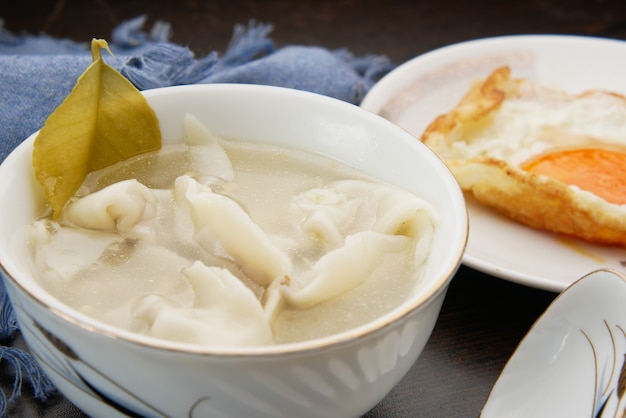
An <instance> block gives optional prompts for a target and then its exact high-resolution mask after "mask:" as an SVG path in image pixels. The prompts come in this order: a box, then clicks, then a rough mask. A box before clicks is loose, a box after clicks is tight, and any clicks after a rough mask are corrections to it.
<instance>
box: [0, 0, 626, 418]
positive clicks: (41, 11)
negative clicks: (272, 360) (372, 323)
mask: <svg viewBox="0 0 626 418" xmlns="http://www.w3.org/2000/svg"><path fill="white" fill-rule="evenodd" d="M141 14H146V15H147V17H148V21H147V27H149V26H150V25H151V24H152V23H154V22H155V21H157V20H161V21H167V22H169V23H171V25H172V30H173V33H172V41H173V42H176V43H179V44H182V45H187V46H189V47H190V48H191V49H192V50H193V51H194V52H195V53H196V55H197V56H202V55H204V54H206V53H208V52H211V51H214V50H215V51H218V52H220V51H223V50H224V49H225V48H226V46H227V44H228V41H229V39H230V37H231V35H232V30H233V27H234V25H235V24H246V23H247V22H248V21H250V20H251V19H254V20H256V21H257V22H262V23H270V24H272V25H273V26H274V31H273V32H272V34H271V36H272V39H273V40H274V41H275V43H276V44H277V46H282V45H290V44H301V45H316V46H322V47H326V48H329V49H336V48H347V49H348V50H350V51H352V52H353V53H354V54H355V55H363V54H370V53H373V54H382V55H386V56H388V57H389V58H390V59H391V60H392V61H393V62H394V63H396V64H400V63H402V62H404V61H406V60H408V59H410V58H413V57H415V56H417V55H419V54H422V53H424V52H427V51H429V50H432V49H434V48H438V47H442V46H445V45H449V44H452V43H456V42H461V41H465V40H469V39H476V38H483V37H489V36H499V35H509V34H532V33H535V34H537V33H541V34H546V33H556V34H579V35H592V36H603V37H609V38H617V39H626V2H624V1H623V0H571V1H570V0H527V1H515V2H504V1H500V0H488V1H481V0H477V1H475V2H471V3H470V2H465V1H461V0H442V1H437V2H432V1H428V2H427V1H423V2H420V1H409V0H405V1H397V2H383V1H379V0H378V1H377V0H361V1H356V0H332V1H327V0H304V1H298V2H292V1H289V0H282V1H281V0H265V1H253V0H248V1H246V0H227V1H226V0H222V1H219V0H218V1H210V2H209V1H206V2H205V1H200V0H182V1H176V2H165V1H163V2H158V1H150V0H130V1H115V0H84V1H64V0H20V1H19V2H15V1H13V2H9V1H5V0H2V1H0V18H3V19H4V21H5V27H6V28H7V29H9V30H11V31H13V32H22V31H25V32H28V33H31V34H38V33H41V32H44V33H46V34H49V35H52V36H55V37H67V38H71V39H74V40H79V41H88V40H89V39H91V38H92V37H103V38H108V37H109V36H110V33H111V30H112V28H114V27H115V26H116V25H117V24H119V23H120V22H122V21H124V20H128V19H131V18H133V17H136V16H138V15H141ZM502 239H503V240H506V239H509V238H507V237H502ZM511 239H512V238H511ZM583 273H585V272H581V275H582V274H583ZM555 297H556V294H554V293H550V292H546V291H542V290H537V289H533V288H528V287H524V286H521V285H518V284H514V283H510V282H507V281H504V280H502V279H498V278H495V277H491V276H489V275H486V274H483V273H481V272H478V271H475V270H472V269H470V268H467V267H463V266H462V267H461V268H460V270H459V271H458V273H457V274H456V276H455V278H454V279H453V281H452V283H451V286H450V289H449V291H448V294H447V297H446V300H445V303H444V305H443V308H442V311H441V315H440V317H439V319H438V322H437V324H436V326H435V329H434V331H433V334H432V336H431V338H430V340H429V342H428V344H427V345H426V348H425V350H424V352H423V354H422V355H421V356H420V358H419V359H418V360H417V362H416V363H415V365H414V366H413V368H412V369H411V370H410V372H409V373H408V374H407V375H406V377H405V378H404V379H403V380H402V381H401V382H400V383H399V384H398V385H397V386H396V387H395V388H394V389H393V391H392V392H391V393H390V394H389V395H388V396H387V397H386V398H385V399H384V400H383V401H382V402H381V403H380V404H379V405H377V406H376V407H375V408H374V409H373V410H371V411H370V412H369V413H368V414H366V415H365V416H366V417H368V418H375V417H408V416H411V417H413V416H420V417H421V416H423V417H470V416H478V415H479V414H480V411H481V408H482V406H483V405H484V403H485V401H486V399H487V397H488V395H489V392H490V390H491V388H492V386H493V384H494V383H495V381H496V379H497V378H498V376H499V374H500V372H501V371H502V368H503V367H504V366H505V364H506V361H507V360H508V358H509V357H510V356H511V354H512V353H513V351H514V350H515V348H516V346H517V344H518V343H519V342H520V340H521V339H522V338H523V336H524V335H525V334H526V332H527V331H528V329H529V328H530V327H531V326H532V324H533V323H534V322H535V320H536V319H537V318H538V317H539V315H540V314H541V313H542V312H543V311H544V310H545V309H546V308H547V307H548V305H549V304H550V303H551V302H552V300H553V299H554V298H555ZM13 343H14V344H17V345H19V344H21V341H20V340H19V339H18V340H16V341H14V342H13ZM0 385H1V386H0V387H1V388H2V389H3V390H4V391H5V393H8V392H9V391H10V385H9V380H8V379H7V378H6V376H4V377H3V376H2V375H1V374H0ZM26 386H27V385H25V387H24V390H23V392H24V394H23V396H22V397H21V398H20V399H19V400H18V401H16V402H14V403H13V404H11V405H10V409H9V416H15V417H18V416H50V417H52V416H69V417H81V416H83V415H82V414H81V412H80V411H78V410H77V409H75V408H74V407H72V405H71V404H69V402H67V401H66V400H65V399H63V398H62V397H61V396H54V397H52V398H51V399H49V400H48V401H46V403H43V404H42V403H40V402H37V401H33V399H32V395H31V394H29V392H28V388H27V387H26Z"/></svg>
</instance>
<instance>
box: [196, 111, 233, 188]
mask: <svg viewBox="0 0 626 418" xmlns="http://www.w3.org/2000/svg"><path fill="white" fill-rule="evenodd" d="M184 128H185V129H184V131H185V143H186V144H187V145H189V146H192V147H194V149H193V151H192V152H191V153H190V156H191V158H192V161H191V170H192V171H194V173H193V177H194V178H195V179H196V180H198V181H199V182H200V183H213V182H215V181H216V180H217V181H232V180H233V179H234V177H235V173H234V171H233V166H232V163H231V161H230V159H229V158H228V155H227V154H226V151H225V150H224V148H223V147H222V145H221V144H220V139H219V138H218V137H216V136H215V135H213V134H212V133H211V131H209V129H208V128H207V127H206V125H204V124H203V123H202V122H200V120H198V118H196V117H195V116H192V115H190V114H187V115H185V121H184Z"/></svg>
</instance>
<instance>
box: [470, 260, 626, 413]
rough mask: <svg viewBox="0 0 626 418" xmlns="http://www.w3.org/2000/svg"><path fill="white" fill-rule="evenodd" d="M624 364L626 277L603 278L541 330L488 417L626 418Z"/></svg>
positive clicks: (575, 287) (582, 284)
mask: <svg viewBox="0 0 626 418" xmlns="http://www.w3.org/2000/svg"><path fill="white" fill-rule="evenodd" d="M625 360H626V276H624V275H622V274H620V273H618V272H616V271H614V270H597V271H594V272H593V273H590V274H588V275H586V276H584V277H582V278H581V279H579V280H578V281H576V282H575V283H573V284H572V285H571V286H569V287H568V288H567V289H566V290H565V291H563V292H562V293H561V294H560V295H559V296H558V297H557V298H556V299H555V300H554V302H552V304H551V305H550V307H549V308H548V309H547V310H546V312H545V313H544V314H543V315H542V316H541V317H540V318H539V319H538V320H537V322H535V324H534V325H533V326H532V328H531V329H530V331H529V332H528V334H527V335H526V336H525V337H524V339H523V340H522V342H521V343H520V345H519V347H518V348H517V350H516V351H515V353H513V356H512V357H511V358H510V359H509V361H508V363H507V364H506V366H505V368H504V370H503V371H502V374H501V375H500V377H499V378H498V380H497V382H496V383H495V385H494V387H493V389H492V391H491V393H490V395H489V398H488V399H487V402H486V404H485V406H484V408H483V410H482V414H481V417H482V418H492V417H497V418H505V417H524V418H527V417H534V418H539V417H569V418H572V417H587V418H607V417H612V418H613V417H620V418H621V417H624V416H625V413H626V395H625V393H624V392H625V391H626V364H625Z"/></svg>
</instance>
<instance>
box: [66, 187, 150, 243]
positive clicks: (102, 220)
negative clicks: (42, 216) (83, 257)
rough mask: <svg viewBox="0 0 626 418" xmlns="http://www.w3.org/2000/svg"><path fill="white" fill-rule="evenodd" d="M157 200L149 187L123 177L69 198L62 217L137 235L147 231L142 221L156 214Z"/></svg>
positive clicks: (83, 225) (72, 222) (81, 224)
mask: <svg viewBox="0 0 626 418" xmlns="http://www.w3.org/2000/svg"><path fill="white" fill-rule="evenodd" d="M157 203H158V199H157V198H156V197H155V196H154V194H153V193H152V191H151V190H150V189H149V188H147V187H146V186H144V185H143V184H141V183H139V182H138V181H137V180H124V181H120V182H118V183H114V184H112V185H110V186H108V187H105V188H104V189H102V190H100V191H97V192H95V193H91V194H89V195H87V196H84V197H81V198H77V199H74V200H72V201H70V202H69V203H68V205H67V206H66V208H65V210H64V211H63V218H62V219H63V221H64V222H65V223H67V224H69V225H73V226H76V227H79V228H85V229H90V230H96V231H108V232H119V233H120V234H122V235H124V236H126V237H141V236H144V235H146V234H147V233H149V228H148V227H147V226H146V223H147V222H148V221H150V220H152V219H154V218H155V217H156V215H157Z"/></svg>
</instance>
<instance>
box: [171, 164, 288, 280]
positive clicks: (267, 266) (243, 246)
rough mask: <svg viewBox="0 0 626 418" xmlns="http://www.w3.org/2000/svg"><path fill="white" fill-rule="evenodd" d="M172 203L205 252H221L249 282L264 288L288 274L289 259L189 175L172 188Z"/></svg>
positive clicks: (227, 200)
mask: <svg viewBox="0 0 626 418" xmlns="http://www.w3.org/2000/svg"><path fill="white" fill-rule="evenodd" d="M174 196H175V199H176V201H177V202H178V203H179V204H180V205H183V206H186V207H187V208H188V212H189V214H190V215H191V219H192V221H193V224H194V228H195V236H194V238H195V239H196V241H197V242H198V244H199V245H200V246H202V247H203V248H204V249H205V250H206V251H208V252H209V253H212V252H214V250H215V249H216V248H217V247H219V248H218V249H220V250H222V251H223V252H225V253H226V255H228V256H229V257H231V258H232V259H233V261H234V262H235V263H236V264H237V265H238V266H239V267H240V268H241V269H242V271H243V272H244V273H245V274H246V275H247V276H248V277H250V278H251V279H252V280H253V281H255V282H256V283H258V284H259V285H261V286H263V287H267V286H268V285H269V284H270V283H271V282H273V281H274V280H276V279H282V278H283V277H285V276H287V275H288V274H289V273H290V271H291V260H290V259H289V257H287V255H286V254H285V253H283V252H282V251H281V250H280V249H278V248H277V247H276V246H275V245H274V244H273V243H272V242H271V241H270V239H269V238H268V237H267V235H266V234H265V232H263V230H262V229H261V227H259V226H258V225H257V224H255V223H254V221H253V220H252V219H251V218H250V216H248V214H247V213H246V212H245V211H244V210H243V208H242V207H241V206H239V205H238V204H237V203H236V202H235V201H233V200H232V199H230V198H228V197H227V196H224V195H220V194H217V193H214V192H213V191H212V190H211V189H210V188H209V187H208V186H205V185H202V184H199V183H198V182H196V181H195V180H194V179H192V178H191V177H189V176H180V177H179V178H177V179H176V183H175V185H174Z"/></svg>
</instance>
